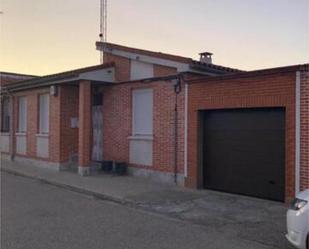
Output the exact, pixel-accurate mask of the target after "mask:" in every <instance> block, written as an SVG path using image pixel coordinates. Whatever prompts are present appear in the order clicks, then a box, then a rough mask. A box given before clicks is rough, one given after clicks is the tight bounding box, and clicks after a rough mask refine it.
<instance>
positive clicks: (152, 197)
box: [1, 159, 192, 205]
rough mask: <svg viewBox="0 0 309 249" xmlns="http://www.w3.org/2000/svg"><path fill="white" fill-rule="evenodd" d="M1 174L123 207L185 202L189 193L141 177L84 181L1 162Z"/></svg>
mask: <svg viewBox="0 0 309 249" xmlns="http://www.w3.org/2000/svg"><path fill="white" fill-rule="evenodd" d="M1 170H2V171H4V172H8V173H12V174H15V175H20V176H25V177H30V178H34V179H38V180H41V181H43V182H46V183H49V184H52V185H56V186H59V187H63V188H66V189H70V190H72V191H76V192H80V193H84V194H88V195H92V196H95V197H97V198H100V199H105V200H110V201H114V202H117V203H122V204H135V205H139V204H146V203H148V204H154V203H161V202H166V201H177V202H179V201H186V200H188V191H189V190H186V189H184V188H180V187H177V186H173V185H166V184H162V183H156V182H152V181H149V180H147V179H144V178H141V177H133V176H116V175H111V174H105V173H103V172H98V173H95V174H93V175H91V176H86V177H85V176H80V175H78V174H77V173H76V172H71V171H61V172H57V171H52V170H48V169H44V168H39V167H37V166H32V165H28V164H23V163H17V162H11V161H9V160H6V159H5V160H2V161H1ZM186 193H187V194H186ZM191 197H192V196H191Z"/></svg>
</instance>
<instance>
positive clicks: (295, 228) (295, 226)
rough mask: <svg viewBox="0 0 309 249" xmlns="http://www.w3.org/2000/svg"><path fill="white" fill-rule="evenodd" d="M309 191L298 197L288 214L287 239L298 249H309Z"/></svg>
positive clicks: (301, 193)
mask: <svg viewBox="0 0 309 249" xmlns="http://www.w3.org/2000/svg"><path fill="white" fill-rule="evenodd" d="M308 202H309V189H307V190H305V191H302V192H300V193H298V194H297V195H296V198H295V199H294V201H293V202H292V203H291V206H290V208H289V210H288V212H287V229H288V233H287V235H286V238H287V239H288V240H289V241H290V242H291V243H292V244H293V245H294V246H295V247H297V248H300V249H309V203H308Z"/></svg>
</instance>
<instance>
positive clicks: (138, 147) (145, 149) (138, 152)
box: [130, 137, 152, 166]
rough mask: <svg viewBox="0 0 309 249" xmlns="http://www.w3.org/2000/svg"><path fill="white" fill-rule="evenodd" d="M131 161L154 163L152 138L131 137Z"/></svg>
mask: <svg viewBox="0 0 309 249" xmlns="http://www.w3.org/2000/svg"><path fill="white" fill-rule="evenodd" d="M130 163H132V164H139V165H146V166H151V165H152V139H148V138H145V139H141V138H134V137H131V138H130Z"/></svg>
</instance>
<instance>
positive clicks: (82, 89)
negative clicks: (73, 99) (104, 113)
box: [78, 81, 91, 176]
mask: <svg viewBox="0 0 309 249" xmlns="http://www.w3.org/2000/svg"><path fill="white" fill-rule="evenodd" d="M78 116H79V122H78V126H79V128H78V174H80V175H82V176H85V175H89V174H90V159H91V154H90V152H91V83H90V82H89V81H81V82H80V83H79V110H78Z"/></svg>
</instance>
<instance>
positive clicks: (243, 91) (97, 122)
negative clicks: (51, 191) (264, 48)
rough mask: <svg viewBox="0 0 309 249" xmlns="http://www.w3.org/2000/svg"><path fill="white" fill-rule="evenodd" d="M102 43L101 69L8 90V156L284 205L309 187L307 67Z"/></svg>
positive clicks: (5, 143)
mask: <svg viewBox="0 0 309 249" xmlns="http://www.w3.org/2000/svg"><path fill="white" fill-rule="evenodd" d="M96 45H97V49H98V50H103V51H104V64H102V65H98V66H93V67H88V68H82V69H78V70H74V71H69V72H63V73H59V74H55V75H48V76H43V77H38V78H34V79H30V80H25V81H22V82H17V83H13V84H10V85H8V86H6V87H5V89H4V91H3V94H5V93H8V92H9V93H10V95H7V96H10V101H11V103H13V106H14V108H13V110H12V112H13V113H12V114H11V116H12V117H13V119H12V125H11V129H10V133H9V134H14V135H13V136H12V137H10V139H6V140H5V139H3V136H2V137H1V147H2V151H3V152H5V153H7V154H10V155H11V158H12V159H14V160H17V161H18V160H23V161H28V162H29V163H33V164H36V165H38V166H42V167H48V168H51V169H55V170H61V169H66V168H68V167H76V168H77V169H78V173H79V174H81V175H88V174H89V173H90V169H91V166H92V165H95V164H94V162H97V161H102V160H112V161H118V162H126V163H128V164H129V172H130V173H131V174H133V175H142V176H145V177H149V178H152V179H154V180H160V181H164V182H171V183H172V182H176V183H177V184H179V185H185V186H189V187H194V188H196V187H198V188H210V189H217V190H222V191H227V192H233V193H241V194H246V195H251V196H257V197H262V198H267V199H274V200H280V201H288V200H290V199H291V198H292V197H293V196H294V195H295V192H296V191H298V190H299V189H304V188H308V187H309V172H308V171H309V160H308V158H309V149H308V144H309V132H308V130H309V128H308V126H309V124H308V119H309V118H308V117H309V107H308V101H309V86H308V85H309V83H308V65H300V66H290V67H284V68H276V69H267V70H260V71H252V72H243V71H240V70H236V69H232V68H228V67H222V66H218V65H214V64H212V61H211V53H202V54H201V59H200V61H195V60H192V59H191V58H186V57H181V56H175V55H170V54H165V53H157V52H151V51H146V50H141V49H135V48H129V47H124V46H120V45H116V44H111V43H101V42H97V44H96ZM4 116H5V115H4ZM4 116H3V117H2V120H4V119H5V117H4ZM6 135H7V134H6ZM10 145H11V146H10Z"/></svg>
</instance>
